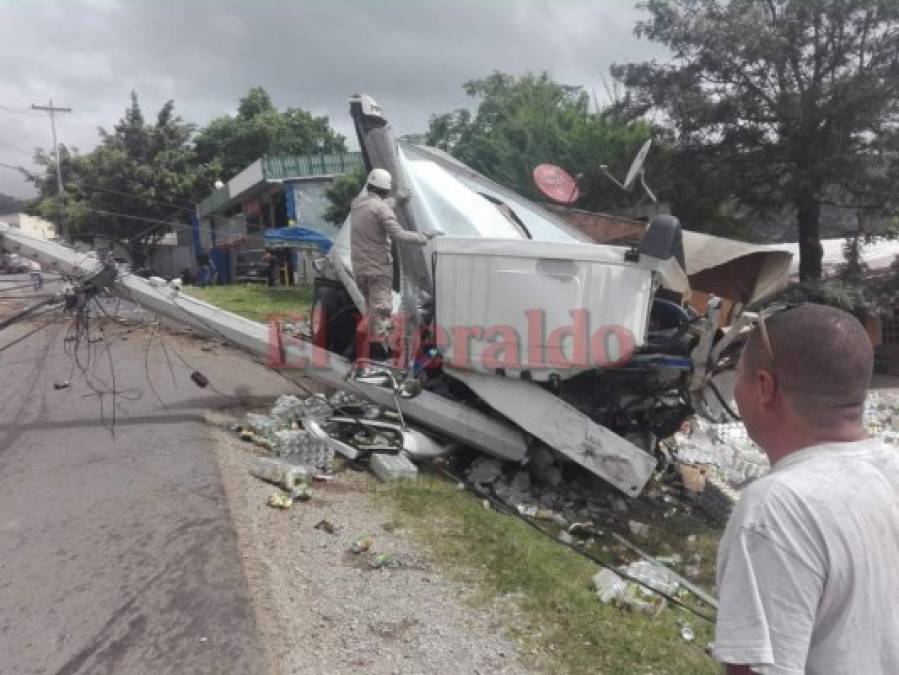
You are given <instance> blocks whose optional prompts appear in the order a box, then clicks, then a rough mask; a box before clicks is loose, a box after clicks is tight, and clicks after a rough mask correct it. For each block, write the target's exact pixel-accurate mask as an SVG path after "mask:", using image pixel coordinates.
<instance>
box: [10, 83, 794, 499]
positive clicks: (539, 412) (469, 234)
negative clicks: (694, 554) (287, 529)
mask: <svg viewBox="0 0 899 675" xmlns="http://www.w3.org/2000/svg"><path fill="white" fill-rule="evenodd" d="M350 109H351V114H352V116H353V120H354V122H355V125H356V129H357V133H358V136H359V142H360V147H361V148H362V153H363V157H364V162H365V165H366V169H371V168H373V167H382V168H385V169H387V170H388V171H390V172H391V174H392V175H393V178H394V185H395V193H396V208H395V210H396V213H397V217H398V219H399V221H400V223H401V225H402V226H403V227H404V228H407V229H410V230H418V231H427V230H439V231H441V232H443V233H444V235H445V236H443V237H439V238H436V239H434V240H432V242H431V243H430V244H429V245H428V246H427V247H425V248H423V249H421V248H412V247H394V265H395V274H394V284H395V287H394V291H395V293H394V309H395V310H396V311H395V315H396V317H397V324H398V325H397V326H396V328H397V329H398V330H396V331H395V334H396V335H398V336H400V337H401V339H399V340H398V341H397V343H396V345H395V347H396V350H395V351H396V358H397V364H396V366H397V368H394V369H392V370H386V371H378V370H377V368H378V367H375V369H374V372H373V370H372V368H367V367H366V366H365V364H364V362H359V361H357V360H356V359H357V357H358V356H360V354H358V353H356V352H355V346H354V345H355V336H356V329H357V321H358V319H359V318H360V317H361V316H363V315H364V313H365V307H364V302H363V300H362V296H361V294H360V293H359V290H358V288H357V287H356V284H355V282H354V279H353V270H352V265H351V261H350V248H349V247H350V229H351V224H350V223H346V224H345V225H344V227H343V228H342V229H341V231H340V232H339V235H338V236H337V238H336V241H335V242H334V246H333V247H332V249H331V252H330V253H329V255H328V257H327V258H325V259H322V260H320V261H317V266H318V270H319V274H318V276H317V278H316V281H315V297H314V306H313V312H312V340H311V341H309V342H307V341H301V340H296V339H293V338H291V337H290V336H288V335H286V334H285V333H283V332H281V331H280V330H278V329H277V324H276V323H273V324H272V325H269V326H266V325H264V324H259V323H256V322H254V321H251V320H249V319H246V318H244V317H241V316H238V315H235V314H232V313H230V312H227V311H224V310H222V309H220V308H218V307H215V306H213V305H210V304H208V303H205V302H203V301H201V300H198V299H196V298H193V297H190V296H189V295H185V294H182V293H181V292H180V287H179V285H178V284H176V283H166V282H165V281H164V280H162V279H143V278H141V277H139V276H136V275H134V274H130V273H128V271H127V270H125V269H119V268H118V267H117V266H116V265H115V262H114V261H112V260H106V259H103V258H102V257H99V256H93V255H84V254H79V253H76V252H75V251H74V250H72V249H71V248H68V247H66V246H63V245H61V244H58V243H55V242H48V241H41V240H37V239H34V238H32V237H29V236H27V235H25V234H23V233H21V232H19V231H17V230H16V229H15V228H11V227H8V226H3V225H0V244H2V246H3V248H4V249H5V250H9V251H14V252H17V253H20V254H22V255H25V256H27V257H29V258H31V259H33V260H36V261H38V262H39V263H41V264H42V265H43V266H44V267H45V268H46V269H49V270H55V271H58V272H59V273H61V274H62V275H64V276H66V277H68V278H70V279H71V280H72V283H71V284H70V285H69V286H68V287H67V289H68V290H67V291H66V294H67V297H66V307H72V308H74V309H75V310H77V309H78V308H84V307H85V306H86V303H87V301H88V300H89V299H90V298H91V297H93V296H95V295H97V294H98V293H112V294H114V295H118V296H120V297H123V298H126V299H128V300H130V301H132V302H134V303H136V304H138V305H140V306H141V307H143V308H145V309H147V310H149V311H151V312H154V313H156V314H158V315H161V316H164V317H166V318H168V319H170V320H174V321H176V322H179V323H181V324H185V325H188V326H191V327H193V328H195V329H197V330H198V331H201V332H204V333H207V334H211V335H215V336H217V337H220V338H222V339H224V340H227V341H228V342H229V343H231V344H233V345H235V346H237V347H240V348H242V349H244V350H246V351H248V352H250V353H252V354H254V355H256V356H257V357H261V358H265V359H267V360H268V361H269V362H270V363H272V362H274V363H278V364H289V365H292V366H294V367H302V368H303V369H304V370H303V374H304V375H308V376H309V377H312V378H314V379H316V380H318V381H320V382H322V383H323V384H325V385H328V386H332V387H335V388H338V389H342V390H346V391H349V392H352V393H354V394H357V395H358V396H361V397H363V398H365V399H368V400H370V401H372V402H374V403H376V404H378V405H381V406H384V407H389V408H395V409H398V411H399V412H400V421H401V426H402V427H403V428H405V427H406V425H407V424H408V425H409V431H408V433H407V434H406V436H408V437H410V438H412V437H414V436H415V432H416V431H417V430H421V431H425V432H427V433H428V434H431V435H432V436H433V438H436V439H438V440H439V441H440V442H443V443H448V442H452V441H455V442H458V443H462V444H464V445H466V446H469V447H472V448H474V449H476V450H479V451H481V452H484V453H487V454H489V455H492V456H494V457H497V458H499V459H501V460H505V461H515V462H522V463H523V462H526V461H527V460H528V457H529V453H530V452H531V451H532V450H533V449H534V446H535V444H543V445H545V446H547V447H549V448H551V449H553V450H554V451H556V452H557V453H559V454H560V455H562V456H564V457H565V458H567V459H568V460H571V461H574V462H576V463H578V464H580V465H581V466H583V467H584V468H586V469H587V470H588V471H590V472H592V473H594V474H595V475H597V476H599V477H601V478H603V479H604V480H606V481H608V482H609V483H610V484H611V485H613V486H614V487H616V488H618V489H619V490H621V491H622V492H624V493H625V494H627V495H631V496H633V495H637V494H639V493H640V491H641V490H642V489H643V487H644V486H645V485H646V483H647V481H648V480H649V478H650V476H651V475H652V473H653V471H654V470H655V469H656V467H657V464H658V457H657V454H656V453H658V452H661V450H660V449H659V447H658V443H657V441H658V440H659V439H660V438H663V437H665V436H668V435H669V434H671V433H672V432H673V431H675V430H676V429H678V428H679V426H680V425H681V424H682V422H683V421H684V420H685V419H686V418H687V417H689V416H691V415H693V414H694V413H696V412H710V413H712V414H715V412H716V411H715V410H714V408H715V406H716V405H718V410H720V408H721V407H722V406H725V407H726V402H727V401H728V400H730V396H729V392H728V391H726V387H725V388H724V389H722V388H721V387H719V386H717V385H716V381H718V380H720V379H721V378H724V377H726V375H727V372H728V369H729V368H730V367H731V366H732V365H733V364H734V361H735V355H736V353H737V351H736V348H737V347H738V345H739V339H740V336H741V335H742V334H743V332H744V330H743V329H745V328H748V327H749V326H750V325H751V324H752V322H753V320H754V316H753V315H752V314H750V313H748V312H742V313H739V314H738V315H737V318H736V320H735V322H734V323H733V324H732V325H730V326H728V327H727V329H726V330H722V329H721V328H720V326H719V314H720V309H721V308H720V303H719V302H718V301H717V300H716V299H715V298H711V299H710V300H709V301H708V302H707V310H706V311H704V312H703V313H702V314H701V315H700V314H697V313H695V312H693V311H691V310H690V309H689V304H688V303H687V300H688V299H689V293H690V287H689V280H688V277H687V275H686V273H685V272H684V270H685V269H686V268H688V267H689V264H687V265H686V266H685V253H684V249H683V242H682V233H681V229H680V225H679V223H678V222H677V220H676V219H674V218H671V217H670V216H660V217H657V218H655V219H653V220H652V222H650V223H649V225H648V226H647V227H646V229H645V232H643V233H642V235H641V236H640V238H639V241H637V242H635V243H634V244H633V245H626V246H616V245H598V244H595V243H593V242H592V241H591V240H590V239H589V238H588V237H587V236H586V235H584V234H582V233H581V232H580V231H579V230H578V229H576V228H574V227H572V226H570V225H568V224H566V223H565V222H564V221H562V220H561V219H559V218H558V217H557V216H554V215H553V214H551V213H549V212H548V211H546V210H545V209H543V208H542V207H540V206H539V205H537V204H535V203H533V202H530V201H529V200H527V199H525V198H523V197H521V196H520V195H517V194H516V193H514V192H512V191H510V190H508V189H506V188H504V187H502V186H500V185H498V184H496V183H494V182H492V181H490V180H488V179H487V178H485V177H484V176H482V175H480V174H478V173H477V172H476V171H473V170H472V169H470V168H469V167H467V166H465V165H463V164H461V163H459V162H458V161H457V160H455V159H454V158H452V157H450V156H449V155H447V154H445V153H442V152H440V151H439V150H435V149H433V148H427V147H422V146H417V145H413V144H409V143H405V142H403V141H401V140H399V139H397V138H396V137H395V135H394V133H393V131H392V129H391V128H390V126H389V125H388V123H387V120H386V119H385V117H384V114H383V111H382V110H381V109H380V108H379V107H378V105H377V104H376V103H375V102H374V101H373V100H372V99H371V98H370V97H367V96H355V97H353V98H352V99H351V101H350ZM687 262H688V263H689V261H687ZM778 283H779V282H778ZM778 283H771V279H770V275H769V279H768V283H767V286H766V288H775V287H776V286H777V285H778ZM783 283H786V274H784V275H783ZM716 401H717V403H716ZM418 438H419V439H421V437H420V436H419V437H418ZM413 445H415V444H413ZM418 445H419V446H420V447H418V448H416V447H412V446H410V447H408V448H406V444H405V443H404V448H406V450H407V452H409V453H410V454H412V455H413V456H414V455H415V453H416V452H418V451H421V452H420V455H421V456H422V457H431V456H433V455H434V454H436V452H437V450H438V449H439V448H437V446H436V445H435V444H434V443H430V442H429V443H419V444H418ZM443 447H444V448H446V447H447V446H446V445H444V446H443ZM422 448H423V450H422Z"/></svg>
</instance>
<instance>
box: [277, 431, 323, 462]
mask: <svg viewBox="0 0 899 675" xmlns="http://www.w3.org/2000/svg"><path fill="white" fill-rule="evenodd" d="M274 442H275V452H277V453H278V454H279V455H281V456H282V457H285V456H287V457H289V458H290V461H291V462H296V463H297V464H302V465H303V466H307V467H309V468H311V469H316V470H329V469H331V467H332V466H333V465H334V450H333V449H332V448H331V446H330V445H329V444H328V443H327V442H326V441H324V440H322V439H321V438H319V437H318V436H316V435H315V434H313V433H312V432H310V431H306V430H300V429H296V430H295V429H282V430H280V431H275V432H274Z"/></svg>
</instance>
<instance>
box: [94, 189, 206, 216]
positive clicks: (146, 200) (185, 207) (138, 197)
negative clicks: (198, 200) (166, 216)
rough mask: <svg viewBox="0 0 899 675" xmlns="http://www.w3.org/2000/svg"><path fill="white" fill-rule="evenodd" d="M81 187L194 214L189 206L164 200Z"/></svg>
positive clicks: (130, 193) (131, 193)
mask: <svg viewBox="0 0 899 675" xmlns="http://www.w3.org/2000/svg"><path fill="white" fill-rule="evenodd" d="M79 187H82V188H85V189H87V190H95V191H96V192H108V193H110V194H113V195H121V196H123V197H131V198H132V199H137V200H139V201H144V202H151V203H153V204H161V205H163V206H171V207H172V208H176V209H181V210H182V211H187V212H189V213H193V211H194V210H193V209H192V208H191V207H189V206H187V205H182V204H174V203H173V202H167V201H163V200H162V199H152V198H150V197H141V196H140V195H137V194H134V193H133V192H122V191H121V190H112V189H110V188H101V187H97V186H96V185H84V184H80V185H79Z"/></svg>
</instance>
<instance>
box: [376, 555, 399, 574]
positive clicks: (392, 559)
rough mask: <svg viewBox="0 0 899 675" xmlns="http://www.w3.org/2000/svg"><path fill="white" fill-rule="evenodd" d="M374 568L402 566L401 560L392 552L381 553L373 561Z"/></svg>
mask: <svg viewBox="0 0 899 675" xmlns="http://www.w3.org/2000/svg"><path fill="white" fill-rule="evenodd" d="M371 566H372V569H376V570H381V569H387V568H392V569H395V568H397V567H399V566H400V561H399V560H397V557H396V556H395V555H393V554H392V553H379V554H378V555H376V556H375V559H374V560H372V561H371Z"/></svg>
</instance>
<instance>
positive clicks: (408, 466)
mask: <svg viewBox="0 0 899 675" xmlns="http://www.w3.org/2000/svg"><path fill="white" fill-rule="evenodd" d="M369 468H370V469H371V470H372V472H373V473H374V474H375V475H376V476H377V477H378V478H380V479H381V480H382V481H384V482H385V483H388V482H391V481H397V480H412V479H415V478H416V477H417V476H418V467H417V466H415V464H413V463H412V462H411V461H410V460H409V458H408V457H407V456H406V455H405V454H402V453H401V454H399V455H387V454H384V453H380V452H376V453H374V454H373V455H372V456H371V461H370V463H369Z"/></svg>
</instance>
